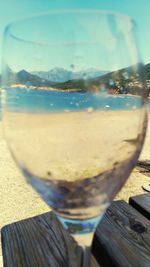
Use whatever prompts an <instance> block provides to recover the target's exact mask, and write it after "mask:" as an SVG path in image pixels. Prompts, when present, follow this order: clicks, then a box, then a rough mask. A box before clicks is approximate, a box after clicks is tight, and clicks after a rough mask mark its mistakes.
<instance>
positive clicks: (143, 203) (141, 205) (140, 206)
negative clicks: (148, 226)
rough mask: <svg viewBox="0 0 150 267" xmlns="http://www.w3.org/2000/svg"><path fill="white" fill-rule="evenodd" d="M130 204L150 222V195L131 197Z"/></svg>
mask: <svg viewBox="0 0 150 267" xmlns="http://www.w3.org/2000/svg"><path fill="white" fill-rule="evenodd" d="M129 204H130V205H131V206H133V207H134V208H135V209H136V210H138V211H139V212H140V213H142V214H143V215H144V216H145V217H146V218H147V219H149V220H150V193H146V194H142V195H139V196H134V197H130V199H129Z"/></svg>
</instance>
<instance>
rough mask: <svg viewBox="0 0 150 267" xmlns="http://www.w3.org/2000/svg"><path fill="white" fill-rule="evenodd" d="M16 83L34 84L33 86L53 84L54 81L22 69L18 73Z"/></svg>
mask: <svg viewBox="0 0 150 267" xmlns="http://www.w3.org/2000/svg"><path fill="white" fill-rule="evenodd" d="M15 79H16V83H21V84H25V85H32V86H51V85H52V83H50V82H49V81H47V80H46V79H41V78H40V77H39V76H37V75H33V74H31V73H29V72H27V71H26V70H21V71H19V72H17V73H16V77H15Z"/></svg>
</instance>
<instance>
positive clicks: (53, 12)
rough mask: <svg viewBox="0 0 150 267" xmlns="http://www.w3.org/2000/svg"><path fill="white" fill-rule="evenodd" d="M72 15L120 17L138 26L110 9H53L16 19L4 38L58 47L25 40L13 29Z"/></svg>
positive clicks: (130, 19) (10, 24) (9, 26)
mask: <svg viewBox="0 0 150 267" xmlns="http://www.w3.org/2000/svg"><path fill="white" fill-rule="evenodd" d="M71 13H72V14H98V15H112V16H114V17H118V18H121V19H123V20H127V21H129V22H130V23H131V24H132V25H134V26H137V24H136V22H135V20H134V19H133V18H132V17H131V16H129V15H126V14H124V13H121V12H116V11H111V10H109V9H108V10H107V9H106V10H105V9H53V10H49V11H47V12H41V13H36V14H33V15H31V16H26V17H22V18H19V19H16V20H14V21H12V22H10V23H8V24H7V25H6V26H5V29H4V36H5V35H6V34H7V33H8V34H9V36H10V37H11V38H12V39H15V40H17V41H19V42H24V43H29V44H36V45H56V43H44V42H42V43H41V42H37V41H32V40H27V39H23V38H21V37H19V36H17V35H15V34H14V33H13V32H12V29H13V27H15V26H16V25H18V24H19V23H25V22H27V21H29V20H33V19H38V18H42V17H43V18H44V17H46V16H50V15H57V14H71ZM67 44H68V43H64V45H67Z"/></svg>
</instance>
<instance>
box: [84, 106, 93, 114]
mask: <svg viewBox="0 0 150 267" xmlns="http://www.w3.org/2000/svg"><path fill="white" fill-rule="evenodd" d="M86 111H87V112H88V113H92V112H93V111H94V108H92V107H89V108H87V109H86Z"/></svg>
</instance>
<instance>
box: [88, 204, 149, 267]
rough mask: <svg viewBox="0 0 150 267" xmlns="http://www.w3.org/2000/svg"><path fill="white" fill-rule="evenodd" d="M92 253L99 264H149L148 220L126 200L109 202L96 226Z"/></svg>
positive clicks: (122, 266) (139, 266) (127, 266)
mask: <svg viewBox="0 0 150 267" xmlns="http://www.w3.org/2000/svg"><path fill="white" fill-rule="evenodd" d="M93 253H94V255H95V257H96V258H97V259H98V261H99V262H100V264H101V266H111V267H114V266H115V267H118V266H120V267H131V266H132V267H135V266H136V267H149V266H150V222H149V220H147V219H146V218H145V217H144V216H142V215H141V214H140V213H139V212H137V211H136V210H135V209H134V208H132V207H131V206H130V205H128V204H127V203H126V202H124V201H116V202H113V204H112V205H111V207H110V208H109V209H108V210H107V213H106V214H105V216H104V218H103V220H102V221H101V223H100V225H99V226H98V228H97V231H96V235H95V239H94V242H93Z"/></svg>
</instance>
